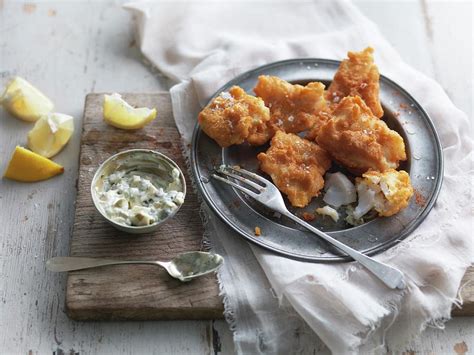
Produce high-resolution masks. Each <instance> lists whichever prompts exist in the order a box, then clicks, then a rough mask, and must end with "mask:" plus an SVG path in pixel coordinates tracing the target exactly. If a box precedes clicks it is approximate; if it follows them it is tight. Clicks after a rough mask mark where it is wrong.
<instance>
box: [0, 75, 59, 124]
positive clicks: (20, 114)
mask: <svg viewBox="0 0 474 355" xmlns="http://www.w3.org/2000/svg"><path fill="white" fill-rule="evenodd" d="M0 103H1V104H2V106H3V107H4V108H5V110H7V111H8V112H10V113H11V114H12V115H13V116H15V117H17V118H19V119H22V120H23V121H28V122H35V121H37V120H38V119H39V118H40V117H41V116H42V115H45V114H47V113H48V112H51V111H52V110H53V108H54V105H53V103H52V102H51V100H50V99H48V98H47V97H46V96H45V95H44V94H43V93H42V92H41V91H39V90H38V89H37V88H35V87H34V86H33V85H31V84H30V83H29V82H28V81H26V80H25V79H22V78H20V77H18V76H17V77H15V78H13V79H12V80H11V81H10V82H9V83H8V84H7V87H6V89H5V92H4V93H3V95H2V97H1V98H0Z"/></svg>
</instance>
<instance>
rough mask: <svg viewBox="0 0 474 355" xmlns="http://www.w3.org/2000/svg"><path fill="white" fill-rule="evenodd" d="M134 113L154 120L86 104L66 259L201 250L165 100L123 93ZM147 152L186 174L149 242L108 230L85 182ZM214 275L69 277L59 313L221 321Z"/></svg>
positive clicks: (472, 306) (132, 271) (471, 301)
mask: <svg viewBox="0 0 474 355" xmlns="http://www.w3.org/2000/svg"><path fill="white" fill-rule="evenodd" d="M123 96H124V98H125V100H127V101H128V102H130V103H131V104H132V105H136V106H148V107H157V109H158V118H157V119H156V120H155V121H154V122H152V123H151V124H150V125H148V126H147V127H146V128H144V129H142V130H138V131H123V130H119V129H115V128H113V127H110V126H108V125H106V124H105V123H104V122H103V120H102V98H103V94H89V95H87V98H86V103H85V112H84V120H83V122H84V123H83V132H82V141H81V153H80V161H79V180H78V185H77V200H76V212H75V221H74V230H73V235H72V240H71V255H72V256H84V257H107V258H114V259H143V260H155V259H163V260H166V259H170V258H172V257H173V256H175V255H176V254H178V253H180V252H184V251H190V250H199V249H201V243H202V235H203V226H202V223H201V219H200V216H199V212H198V211H199V203H198V200H197V196H196V194H195V192H193V189H192V187H191V186H190V181H191V180H190V177H189V176H188V175H187V170H186V167H185V160H184V158H183V156H182V153H181V143H180V136H179V133H178V131H177V129H176V126H175V124H174V120H173V114H172V110H171V103H170V98H169V94H168V93H153V94H123ZM130 148H150V149H155V150H158V151H160V152H162V153H164V154H166V155H168V156H169V157H171V158H172V159H174V160H175V161H176V162H177V163H178V165H179V166H180V167H181V168H182V170H183V172H185V175H186V180H187V182H188V185H187V191H188V193H187V196H186V202H185V204H184V205H183V207H182V208H181V209H180V211H179V212H178V213H177V215H176V216H175V218H173V219H172V220H171V221H169V222H168V223H166V224H164V225H163V226H162V227H161V228H160V229H159V230H158V231H157V232H155V233H153V234H151V235H143V236H133V235H128V234H125V233H122V232H119V231H117V230H115V229H114V228H113V227H112V226H110V225H109V224H108V223H107V222H106V221H105V220H104V219H103V218H102V216H101V215H99V213H98V212H97V211H96V210H95V208H94V206H93V204H92V200H91V197H90V182H91V180H92V177H93V175H94V172H95V170H96V169H97V167H98V166H99V164H100V163H101V162H103V161H104V160H105V159H106V158H108V157H109V156H110V155H112V154H114V153H116V152H119V151H122V150H126V149H130ZM473 281H474V269H473V268H472V267H471V268H470V269H469V270H468V272H467V273H466V276H465V277H464V280H463V284H464V283H466V282H470V283H468V284H467V285H466V286H465V287H464V288H463V289H462V293H461V294H462V298H463V300H464V306H463V308H462V309H461V310H457V309H456V310H454V311H453V315H457V316H467V315H474V282H473ZM218 293H219V290H218V285H217V280H216V278H215V276H213V275H210V276H207V277H204V278H201V279H197V280H195V281H193V282H191V283H186V284H183V283H181V282H179V281H177V280H174V279H172V278H170V277H168V275H167V274H166V272H165V271H163V270H161V269H159V268H157V267H153V266H145V265H143V266H137V265H122V266H109V267H103V268H98V269H91V270H84V271H75V272H70V273H69V277H68V282H67V292H66V309H67V313H68V315H69V316H70V317H71V318H73V319H77V320H112V319H123V320H164V319H215V318H222V316H223V305H222V301H221V299H220V297H219V296H218Z"/></svg>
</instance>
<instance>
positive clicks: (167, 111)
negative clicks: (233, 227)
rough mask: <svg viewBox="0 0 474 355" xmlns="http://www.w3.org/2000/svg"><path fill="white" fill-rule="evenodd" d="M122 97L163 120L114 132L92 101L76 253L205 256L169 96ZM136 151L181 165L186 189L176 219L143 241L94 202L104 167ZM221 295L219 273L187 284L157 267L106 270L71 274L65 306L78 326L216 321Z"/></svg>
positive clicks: (97, 98) (95, 97)
mask: <svg viewBox="0 0 474 355" xmlns="http://www.w3.org/2000/svg"><path fill="white" fill-rule="evenodd" d="M123 97H124V98H125V100H126V101H127V102H129V103H130V104H132V105H134V106H139V107H142V106H146V107H156V108H157V109H158V117H157V119H156V120H155V121H153V122H152V123H151V124H149V125H148V126H146V127H145V128H143V129H140V130H135V131H124V130H120V129H116V128H114V127H111V126H109V125H107V124H105V123H104V121H103V119H102V101H103V94H89V95H87V98H86V103H85V109H84V124H83V133H82V140H81V153H80V160H79V180H78V186H77V200H76V213H75V219H74V229H73V234H72V240H71V255H72V256H84V257H103V258H111V259H122V260H124V259H126V260H169V259H171V258H173V257H174V256H176V255H177V254H178V253H181V252H185V251H192V250H200V249H201V244H202V236H203V231H204V230H203V226H202V222H201V218H200V215H199V202H198V199H197V196H196V194H195V192H194V191H193V189H192V188H191V186H190V184H189V182H190V177H189V176H188V174H187V171H186V164H185V160H184V158H183V155H182V150H181V149H182V148H181V140H180V136H179V133H178V131H177V129H176V126H175V124H174V120H173V116H172V111H171V102H170V98H169V94H167V93H157V94H123ZM131 148H148V149H154V150H157V151H159V152H161V153H164V154H165V155H167V156H169V157H170V158H172V159H173V160H175V161H176V163H177V164H178V165H179V166H180V167H181V169H182V170H183V172H184V174H185V177H186V181H187V183H188V184H187V191H188V192H187V195H186V200H185V203H184V205H183V206H182V208H181V209H180V210H179V211H178V213H177V214H176V216H175V217H174V218H172V219H171V220H169V221H168V222H167V223H165V224H163V225H162V226H161V227H160V228H159V229H158V231H156V232H154V233H150V234H145V235H138V236H137V235H131V234H127V233H124V232H120V231H118V230H116V229H115V228H114V227H112V226H111V225H110V224H109V223H107V221H106V220H105V219H104V218H103V217H102V216H101V215H100V214H99V213H98V212H97V211H96V209H95V207H94V205H93V203H92V199H91V196H90V183H91V180H92V177H93V175H94V173H95V171H96V169H97V167H98V166H99V165H100V163H101V162H103V161H104V160H105V159H107V158H108V157H109V156H110V155H112V154H115V153H117V152H119V151H122V150H126V149H131ZM218 291H219V290H218V286H217V281H216V277H215V275H208V276H206V277H202V278H199V279H196V280H194V281H192V282H188V283H182V282H180V281H178V280H175V279H173V278H171V277H169V275H168V274H167V273H166V271H165V270H163V269H162V268H160V267H156V266H152V265H120V266H108V267H102V268H97V269H90V270H81V271H75V272H70V273H69V278H68V281H67V292H66V308H67V313H68V315H69V316H70V317H71V318H73V319H80V320H92V319H96V320H97V319H101V320H110V319H133V320H149V319H155V320H162V319H213V318H221V317H222V314H223V306H222V302H221V300H220V298H219V297H218Z"/></svg>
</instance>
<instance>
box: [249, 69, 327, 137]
mask: <svg viewBox="0 0 474 355" xmlns="http://www.w3.org/2000/svg"><path fill="white" fill-rule="evenodd" d="M254 91H255V93H256V94H257V96H259V97H261V98H262V99H263V101H265V105H267V106H268V107H269V108H270V116H271V119H270V127H271V128H272V129H273V130H274V131H284V132H286V133H298V132H302V131H305V130H307V129H309V128H311V127H312V126H313V125H314V123H315V121H316V120H317V119H318V117H317V114H318V112H319V111H321V110H322V109H323V108H324V107H325V98H324V85H323V84H321V83H317V82H314V83H309V84H308V85H306V86H301V85H292V84H290V83H289V82H287V81H285V80H283V79H280V78H278V77H276V76H267V75H261V76H259V77H258V82H257V86H256V87H255V89H254Z"/></svg>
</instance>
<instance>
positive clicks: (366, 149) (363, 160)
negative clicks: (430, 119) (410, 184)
mask: <svg viewBox="0 0 474 355" xmlns="http://www.w3.org/2000/svg"><path fill="white" fill-rule="evenodd" d="M316 142H317V143H318V144H319V145H320V146H321V147H322V148H323V149H325V150H326V151H327V152H328V153H329V154H330V155H331V156H332V157H333V159H334V160H336V161H338V162H339V163H340V164H341V165H343V166H345V167H346V168H347V169H349V170H350V171H351V172H353V173H355V174H362V173H364V172H366V171H367V170H369V169H372V170H376V171H381V172H383V171H385V170H387V169H390V168H393V169H395V168H397V167H398V164H399V162H400V161H401V160H406V153H405V143H404V142H403V138H402V137H401V136H400V135H399V134H398V133H397V132H395V131H393V130H391V129H390V128H388V126H387V124H386V123H385V122H384V121H383V120H380V119H378V118H377V117H375V116H374V115H373V113H372V111H371V110H370V108H369V107H368V106H367V105H366V104H365V102H364V101H362V99H361V98H360V97H359V96H348V97H345V98H343V99H342V101H341V102H340V104H339V105H338V106H337V107H336V109H335V110H334V111H333V113H332V118H331V119H330V120H328V121H327V122H326V123H324V124H323V125H322V126H321V128H320V130H319V132H318V135H317V137H316Z"/></svg>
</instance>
